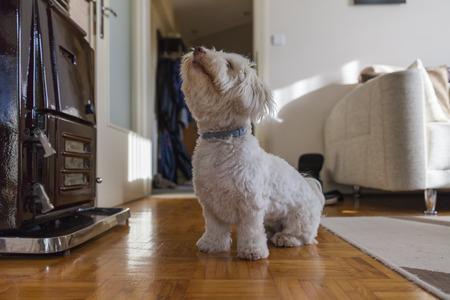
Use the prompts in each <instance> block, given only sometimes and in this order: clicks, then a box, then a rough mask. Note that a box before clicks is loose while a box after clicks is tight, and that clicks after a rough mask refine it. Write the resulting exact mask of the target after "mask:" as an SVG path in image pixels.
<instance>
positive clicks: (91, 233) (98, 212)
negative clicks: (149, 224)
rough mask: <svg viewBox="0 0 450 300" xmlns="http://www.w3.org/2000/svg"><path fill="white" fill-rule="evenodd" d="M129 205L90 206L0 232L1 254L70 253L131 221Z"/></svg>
mask: <svg viewBox="0 0 450 300" xmlns="http://www.w3.org/2000/svg"><path fill="white" fill-rule="evenodd" d="M129 217H130V209H129V208H99V207H91V208H85V209H79V210H76V211H75V212H74V213H73V214H71V215H69V216H64V217H62V218H61V219H56V220H52V221H49V222H47V223H44V224H40V225H37V226H35V227H33V228H30V229H28V230H25V231H16V232H14V233H13V234H10V233H8V234H4V235H0V255H1V254H3V253H4V254H8V253H9V254H51V253H60V252H62V253H64V254H65V255H68V254H70V249H71V248H73V247H75V246H78V245H80V244H82V243H84V242H86V241H88V240H90V239H92V238H94V237H96V236H98V235H100V234H102V233H104V232H106V231H108V230H109V229H111V228H113V227H115V226H116V225H119V224H120V223H122V222H126V224H128V218H129Z"/></svg>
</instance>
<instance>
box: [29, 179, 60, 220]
mask: <svg viewBox="0 0 450 300" xmlns="http://www.w3.org/2000/svg"><path fill="white" fill-rule="evenodd" d="M33 193H34V195H35V196H36V197H38V199H39V202H40V203H41V205H42V209H41V213H43V214H45V213H47V212H49V211H51V210H53V209H55V207H54V206H53V204H52V203H51V202H50V198H49V197H48V195H47V193H46V192H45V189H44V186H43V185H42V184H40V183H35V184H33Z"/></svg>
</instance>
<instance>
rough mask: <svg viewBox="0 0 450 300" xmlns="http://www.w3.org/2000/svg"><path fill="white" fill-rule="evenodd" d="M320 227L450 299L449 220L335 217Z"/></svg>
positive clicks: (325, 218) (437, 218) (434, 218)
mask: <svg viewBox="0 0 450 300" xmlns="http://www.w3.org/2000/svg"><path fill="white" fill-rule="evenodd" d="M321 225H322V226H323V227H325V228H326V229H328V230H329V231H331V232H333V233H334V234H336V235H337V236H339V237H341V238H342V239H344V240H346V241H347V242H349V243H350V244H352V245H354V246H355V247H358V248H359V249H361V250H362V251H364V252H366V253H367V254H369V255H370V256H372V257H374V258H376V259H377V260H379V261H381V262H382V263H384V264H385V265H387V266H389V267H390V268H392V269H393V270H395V271H397V272H399V273H400V274H402V275H404V276H405V277H406V278H408V279H409V280H411V281H413V282H415V283H416V284H418V285H420V286H421V287H423V288H424V289H426V290H428V291H429V292H431V293H433V294H434V295H436V296H438V297H440V298H442V299H450V216H444V217H438V216H432V217H334V218H328V217H324V218H322V221H321Z"/></svg>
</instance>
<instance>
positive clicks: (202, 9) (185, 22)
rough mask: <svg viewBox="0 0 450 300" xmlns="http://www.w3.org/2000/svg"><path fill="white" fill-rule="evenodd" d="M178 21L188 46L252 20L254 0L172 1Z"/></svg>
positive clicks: (179, 28)
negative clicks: (193, 41) (197, 40)
mask: <svg viewBox="0 0 450 300" xmlns="http://www.w3.org/2000/svg"><path fill="white" fill-rule="evenodd" d="M172 3H173V7H174V13H175V21H176V23H177V26H178V30H179V31H180V34H181V36H182V38H183V40H184V42H185V44H186V45H187V46H189V45H191V44H192V42H191V41H192V40H196V39H198V38H202V37H205V36H208V35H211V34H214V33H217V32H220V31H223V30H226V29H229V28H232V27H236V26H239V25H242V24H246V23H248V22H251V21H252V20H253V5H252V3H253V1H252V0H172Z"/></svg>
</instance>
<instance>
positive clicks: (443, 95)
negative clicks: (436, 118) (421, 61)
mask: <svg viewBox="0 0 450 300" xmlns="http://www.w3.org/2000/svg"><path fill="white" fill-rule="evenodd" d="M427 73H428V76H430V79H431V83H432V84H433V88H434V91H435V93H436V97H437V99H438V101H439V103H440V104H441V107H442V110H443V111H444V113H445V115H446V116H447V118H448V119H450V96H449V93H448V80H449V78H448V70H447V67H446V66H440V67H434V68H427Z"/></svg>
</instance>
